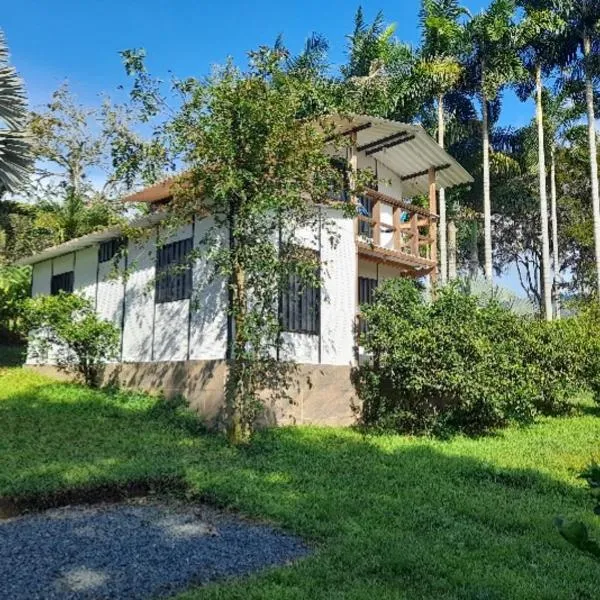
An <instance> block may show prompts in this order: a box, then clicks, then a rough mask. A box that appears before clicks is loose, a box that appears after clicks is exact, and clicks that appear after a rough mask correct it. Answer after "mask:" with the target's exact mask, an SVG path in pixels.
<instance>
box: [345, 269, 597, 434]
mask: <svg viewBox="0 0 600 600" xmlns="http://www.w3.org/2000/svg"><path fill="white" fill-rule="evenodd" d="M363 316H364V318H365V322H366V324H367V327H366V333H365V334H364V335H363V336H362V340H361V345H362V346H363V347H364V349H365V351H366V354H367V355H368V356H369V357H370V358H369V360H368V361H366V364H363V365H362V366H360V367H359V368H358V369H357V370H356V371H355V384H356V386H357V390H358V394H359V397H360V398H361V400H362V411H361V415H360V422H361V424H362V425H363V426H366V427H369V428H374V429H378V430H394V431H401V432H410V433H438V434H439V433H443V432H455V431H462V432H465V433H468V434H479V433H483V432H485V431H488V430H490V429H494V428H497V427H502V426H504V425H506V424H507V423H508V422H509V421H513V420H514V421H518V422H530V421H531V420H532V419H534V418H535V417H536V415H539V414H558V413H561V412H564V411H565V410H567V409H568V407H569V403H568V399H569V397H570V395H571V394H572V393H573V392H574V391H575V390H577V389H580V388H581V386H582V385H583V384H584V382H585V380H586V378H589V377H590V374H592V373H594V372H595V367H594V366H593V365H592V364H591V363H590V365H589V366H588V367H586V366H585V365H584V363H585V361H583V360H582V356H585V354H586V348H587V347H588V345H589V342H588V341H587V340H588V338H589V337H590V336H589V335H584V333H585V325H584V323H583V322H582V320H581V319H567V320H564V321H560V322H556V323H545V322H541V321H533V320H530V319H528V318H525V317H522V316H518V315H517V314H515V313H513V312H512V311H511V310H510V309H509V308H507V307H506V306H502V305H501V304H500V303H499V302H497V301H496V300H495V299H493V298H488V299H486V300H481V299H477V298H476V297H474V296H471V295H469V294H467V293H464V292H461V291H460V290H459V289H458V287H457V286H447V287H446V288H444V289H442V290H440V291H439V292H438V295H437V297H436V299H435V300H434V301H433V302H431V303H429V304H428V303H426V302H425V301H424V299H423V297H422V294H421V293H420V292H419V290H418V289H417V287H416V286H415V284H414V283H413V282H411V281H409V280H402V279H396V280H390V281H388V282H387V283H386V284H384V285H383V286H381V287H380V288H379V289H378V290H377V293H376V301H375V302H374V303H373V304H371V305H368V306H365V307H363ZM596 362H597V361H596ZM586 371H587V372H586Z"/></svg>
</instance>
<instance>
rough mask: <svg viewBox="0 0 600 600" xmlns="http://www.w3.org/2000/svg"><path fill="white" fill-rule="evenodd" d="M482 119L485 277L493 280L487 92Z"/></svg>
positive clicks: (483, 97)
mask: <svg viewBox="0 0 600 600" xmlns="http://www.w3.org/2000/svg"><path fill="white" fill-rule="evenodd" d="M481 120H482V129H483V131H482V139H483V237H484V252H485V258H484V265H483V272H484V274H485V278H486V279H487V280H488V281H489V282H490V283H491V282H492V202H491V197H490V132H489V117H488V100H487V96H486V95H485V92H482V99H481Z"/></svg>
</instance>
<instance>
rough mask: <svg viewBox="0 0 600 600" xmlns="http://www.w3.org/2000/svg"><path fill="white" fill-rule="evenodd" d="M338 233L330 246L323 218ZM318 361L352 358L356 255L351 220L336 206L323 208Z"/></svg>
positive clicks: (339, 362)
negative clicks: (319, 355)
mask: <svg viewBox="0 0 600 600" xmlns="http://www.w3.org/2000/svg"><path fill="white" fill-rule="evenodd" d="M327 221H331V222H333V224H334V226H335V231H336V232H337V235H338V240H337V244H336V245H335V246H332V245H331V244H330V243H329V240H328V239H327V238H328V236H327V231H326V226H325V225H326V222H327ZM321 238H322V240H321V264H322V272H323V288H322V290H321V363H323V364H329V365H349V364H352V362H353V360H354V319H355V317H356V312H357V304H356V286H357V257H356V241H355V239H354V222H353V221H352V219H348V218H345V217H344V216H343V215H342V214H341V213H340V211H339V210H334V209H329V208H328V209H323V227H322V229H321Z"/></svg>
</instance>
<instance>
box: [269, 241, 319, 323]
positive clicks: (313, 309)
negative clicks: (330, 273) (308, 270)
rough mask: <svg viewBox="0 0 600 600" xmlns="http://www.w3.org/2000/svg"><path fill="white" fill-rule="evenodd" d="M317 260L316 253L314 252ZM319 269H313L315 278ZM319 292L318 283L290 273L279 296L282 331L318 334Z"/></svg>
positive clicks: (317, 277) (317, 276)
mask: <svg viewBox="0 0 600 600" xmlns="http://www.w3.org/2000/svg"><path fill="white" fill-rule="evenodd" d="M314 254H315V258H316V259H317V260H318V253H317V252H315V253H314ZM319 277H320V269H319V267H317V268H316V270H315V279H317V280H318V279H319ZM320 313H321V292H320V289H319V286H318V285H311V284H310V283H307V282H306V281H303V278H301V277H300V276H299V275H297V274H295V273H292V274H290V276H289V279H288V285H287V289H285V290H283V291H282V292H281V294H280V297H279V314H280V319H281V328H282V330H283V331H289V332H292V333H310V334H318V333H319V331H320Z"/></svg>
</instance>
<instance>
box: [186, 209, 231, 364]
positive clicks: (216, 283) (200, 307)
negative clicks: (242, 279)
mask: <svg viewBox="0 0 600 600" xmlns="http://www.w3.org/2000/svg"><path fill="white" fill-rule="evenodd" d="M207 235H210V236H211V237H212V236H213V235H216V236H217V239H214V240H212V241H211V242H210V243H217V244H227V243H228V237H227V232H226V231H221V232H218V234H217V232H215V231H214V219H213V218H212V217H207V218H205V219H196V225H195V228H194V247H197V248H201V254H202V253H205V252H206V251H207V248H206V244H207V243H208V240H207ZM214 270H215V267H214V264H213V263H211V261H209V260H208V259H207V258H206V257H205V258H201V259H200V260H197V261H196V263H195V265H194V270H193V272H192V281H193V293H192V315H191V316H192V320H191V323H190V359H192V360H210V359H220V358H225V356H226V355H227V282H226V281H225V280H224V279H223V278H222V277H217V276H215V272H214Z"/></svg>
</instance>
